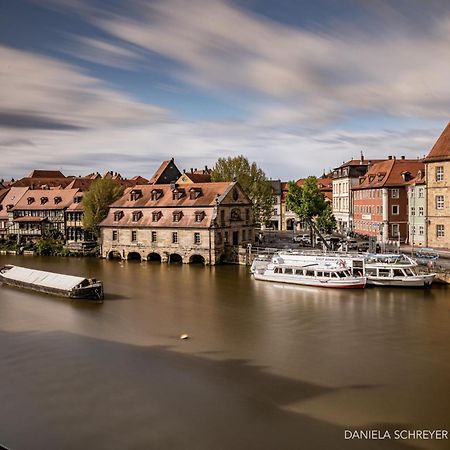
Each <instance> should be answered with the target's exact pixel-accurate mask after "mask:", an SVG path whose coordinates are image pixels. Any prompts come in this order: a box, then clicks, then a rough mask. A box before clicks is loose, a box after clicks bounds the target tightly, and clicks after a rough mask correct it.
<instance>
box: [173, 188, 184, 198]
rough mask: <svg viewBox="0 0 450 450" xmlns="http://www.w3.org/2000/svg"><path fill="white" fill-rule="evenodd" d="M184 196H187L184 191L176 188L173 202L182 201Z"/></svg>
mask: <svg viewBox="0 0 450 450" xmlns="http://www.w3.org/2000/svg"><path fill="white" fill-rule="evenodd" d="M184 194H185V191H184V189H178V188H175V189H174V190H173V191H172V200H180V198H182V197H183V195H184Z"/></svg>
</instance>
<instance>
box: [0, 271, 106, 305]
mask: <svg viewBox="0 0 450 450" xmlns="http://www.w3.org/2000/svg"><path fill="white" fill-rule="evenodd" d="M0 283H3V284H4V285H6V286H12V287H16V288H21V289H28V290H30V291H35V292H40V293H42V294H50V295H56V296H58V297H65V298H70V299H74V300H89V301H91V302H96V303H103V298H104V294H103V285H102V283H95V284H93V285H90V286H85V287H82V288H75V289H71V290H65V289H56V288H51V287H46V286H39V285H35V284H32V283H26V282H23V281H17V280H11V279H9V278H6V277H4V276H3V275H2V274H1V273H0Z"/></svg>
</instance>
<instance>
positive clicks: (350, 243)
mask: <svg viewBox="0 0 450 450" xmlns="http://www.w3.org/2000/svg"><path fill="white" fill-rule="evenodd" d="M343 245H344V246H346V247H347V249H348V250H358V241H357V240H356V239H353V238H347V239H345V240H344V241H343Z"/></svg>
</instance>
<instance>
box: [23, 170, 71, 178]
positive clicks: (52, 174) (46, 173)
mask: <svg viewBox="0 0 450 450" xmlns="http://www.w3.org/2000/svg"><path fill="white" fill-rule="evenodd" d="M27 178H66V176H65V175H64V174H63V173H61V172H60V171H59V170H39V169H38V170H33V172H31V173H30V175H28V177H27Z"/></svg>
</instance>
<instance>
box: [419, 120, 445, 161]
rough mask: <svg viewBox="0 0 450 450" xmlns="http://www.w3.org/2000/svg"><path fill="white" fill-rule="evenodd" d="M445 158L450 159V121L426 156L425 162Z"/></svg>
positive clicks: (443, 159)
mask: <svg viewBox="0 0 450 450" xmlns="http://www.w3.org/2000/svg"><path fill="white" fill-rule="evenodd" d="M445 160H450V122H449V123H448V124H447V126H446V127H445V130H444V131H443V132H442V134H441V135H440V136H439V138H438V140H437V141H436V143H435V144H434V145H433V148H432V149H431V150H430V152H429V153H428V155H427V156H426V158H425V162H433V161H445Z"/></svg>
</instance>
